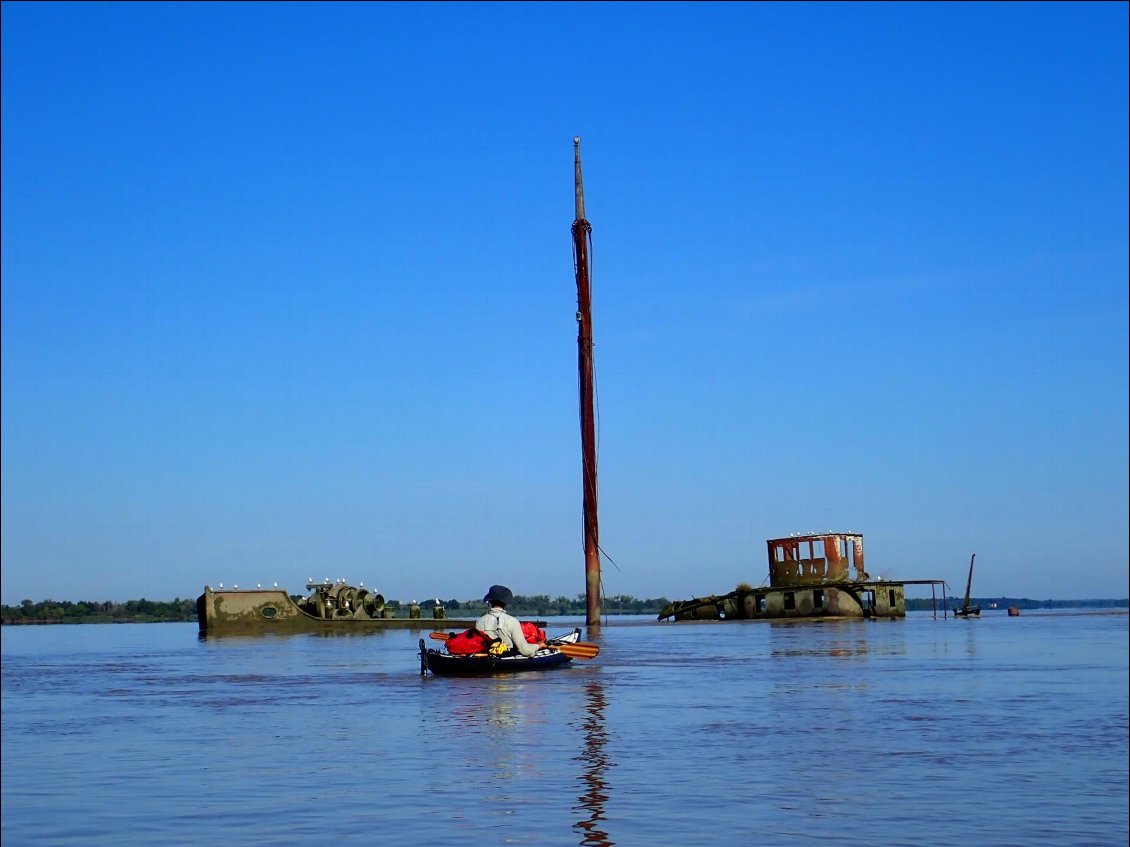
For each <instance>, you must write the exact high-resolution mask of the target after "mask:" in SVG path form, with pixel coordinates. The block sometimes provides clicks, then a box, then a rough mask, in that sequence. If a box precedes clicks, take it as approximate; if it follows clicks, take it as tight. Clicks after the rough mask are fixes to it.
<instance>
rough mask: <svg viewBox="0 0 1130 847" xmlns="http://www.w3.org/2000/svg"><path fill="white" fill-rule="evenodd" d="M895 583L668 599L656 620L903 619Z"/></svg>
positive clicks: (902, 599)
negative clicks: (668, 603)
mask: <svg viewBox="0 0 1130 847" xmlns="http://www.w3.org/2000/svg"><path fill="white" fill-rule="evenodd" d="M905 617H906V588H905V586H904V585H903V584H902V583H899V582H886V581H876V582H855V583H845V584H839V585H831V584H824V585H821V586H813V585H797V586H792V587H788V588H756V589H750V590H749V591H731V592H730V593H729V594H721V595H711V596H708V597H701V598H696V599H692V600H679V601H676V602H674V603H671V604H670V605H668V606H667V607H666V608H664V609H663V611H662V612H660V614H659V618H658V619H659V620H661V621H662V620H669V619H670V620H676V621H693V620H780V619H782V618H905Z"/></svg>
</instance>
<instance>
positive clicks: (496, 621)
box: [475, 585, 545, 656]
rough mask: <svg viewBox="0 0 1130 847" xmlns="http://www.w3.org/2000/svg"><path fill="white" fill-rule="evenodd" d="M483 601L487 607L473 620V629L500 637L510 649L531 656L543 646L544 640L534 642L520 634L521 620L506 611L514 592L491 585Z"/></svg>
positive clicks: (500, 586)
mask: <svg viewBox="0 0 1130 847" xmlns="http://www.w3.org/2000/svg"><path fill="white" fill-rule="evenodd" d="M483 602H484V603H486V604H487V605H488V606H489V608H488V609H487V613H486V614H485V615H483V616H482V617H481V618H479V619H478V620H477V621H475V629H477V630H479V632H484V633H486V634H487V635H488V636H490V637H491V638H498V639H500V640H501V641H502V642H503V643H504V644H505V645H506V646H507V647H509V648H510V649H511V650H517V651H518V652H519V653H521V654H522V655H523V656H532V655H534V653H536V652H537V651H538V650H541V649H542V648H543V647H545V642H544V641H540V642H538V643H536V644H531V643H530V642H528V641H527V640H526V636H525V635H523V634H522V624H521V622H520V621H519V620H518V619H517V618H515V617H512V616H511V615H508V614H507V613H506V607H507V605H509V604H510V603H513V602H514V594H513V592H511V591H510V589H509V588H507V587H506V586H505V585H492V586H491V587H490V591H488V592H487V596H486V597H484V598H483Z"/></svg>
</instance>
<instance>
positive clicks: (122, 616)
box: [0, 594, 1130, 626]
mask: <svg viewBox="0 0 1130 847" xmlns="http://www.w3.org/2000/svg"><path fill="white" fill-rule="evenodd" d="M291 599H293V600H295V601H297V600H301V599H302V596H301V595H291ZM441 602H442V605H443V606H444V609H445V610H446V611H447V613H448V616H449V617H478V616H479V615H480V614H482V612H483V611H485V610H486V603H484V602H483V601H482V600H456V599H450V600H444V601H441ZM961 603H962V599H961V598H958V597H947V598H946V599H945V604H946V606H947V607H948V608H950V609H955V608H961ZM970 603H973V604H976V605H979V606H980V607H981V609H982V610H985V609H989V608H992V604H994V603H995V604H996V605H997V608H999V609H1006V608H1008V607H1009V606H1015V607H1016V608H1018V609H1080V608H1088V609H1125V608H1128V607H1130V600H1127V599H1121V600H1111V599H1107V600H1031V599H1028V598H1027V597H972V598H970ZM669 604H670V601H669V600H668V599H667V598H666V597H650V598H647V599H639V598H636V597H633V596H631V595H630V594H617V595H614V596H612V597H605V598H604V599H603V600H602V602H601V612H602V613H603V614H605V615H609V616H612V615H658V614H659V612H660V611H662V610H663V609H664V607H666V606H668V605H669ZM387 605H389V606H391V607H392V608H399V607H402V606H403V607H407V606H408V605H409V604H408V603H405V602H403V601H401V600H390V601H387ZM941 607H942V598H938V599H937V600H936V601H933V600H931V599H930V598H920V597H908V598H906V609H907V611H908V612H928V611H931V610H932V609H940V608H941ZM508 611H510V612H511V613H512V614H514V615H517V616H518V617H524V616H530V615H537V616H538V617H554V616H560V617H568V616H578V615H582V616H583V615H584V614H585V613H586V606H585V595H584V594H579V595H577V596H576V597H573V598H570V597H565V596H559V597H556V598H550V596H549V595H548V594H532V595H521V594H518V595H515V596H514V602H513V604H512V605H511V606H510V608H509V610H508ZM196 620H197V617H196V600H194V599H187V600H182V599H181V598H179V597H177V598H175V599H173V600H168V601H162V600H146V599H145V598H142V599H140V600H129V601H127V602H125V603H115V602H112V601H104V602H98V601H93V600H80V601H78V602H72V601H70V600H43V601H41V602H38V603H36V602H34V601H32V600H23V601H21V602H20V604H19V605H18V606H8V605H0V624H2V625H4V626H11V625H20V624H68V623H69V624H76V623H185V622H189V621H196Z"/></svg>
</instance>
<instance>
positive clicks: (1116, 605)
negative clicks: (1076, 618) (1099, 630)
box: [906, 597, 1130, 612]
mask: <svg viewBox="0 0 1130 847" xmlns="http://www.w3.org/2000/svg"><path fill="white" fill-rule="evenodd" d="M963 600H964V598H963V597H948V598H946V607H947V608H949V609H960V608H961V604H962V602H963ZM931 602H932V601H931V600H930V599H929V598H925V599H923V598H921V597H913V598H912V597H907V598H906V610H907V611H908V612H928V611H930V609H931V608H932V607H931V605H930V604H931ZM934 602H935V603H936V607H937V608H939V609H940V608H941V607H942V599H941V598H940V597H939V598H938V599H937V601H934ZM993 603H996V604H997V605H996V608H995V609H994V608H993V605H992V604H993ZM969 605H971V606H980V607H981V611H982V612H986V611H996V609H999V610H1001V611H1004V610H1006V609H1007V608H1008V607H1009V606H1015V607H1016V608H1018V609H1125V608H1128V607H1130V600H1029V599H1028V598H1027V597H970V598H969Z"/></svg>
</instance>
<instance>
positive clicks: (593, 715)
mask: <svg viewBox="0 0 1130 847" xmlns="http://www.w3.org/2000/svg"><path fill="white" fill-rule="evenodd" d="M604 706H605V699H604V685H603V684H602V683H601V682H599V681H597V680H593V681H592V682H588V683H586V684H585V717H584V720H583V721H582V723H581V729H582V730H583V731H584V740H585V743H584V748H583V749H582V752H581V755H579V756H575V757H574V761H578V762H581V764H582V768H581V781H582V782H583V784H584V790H583V791H582V792H581V794H580V796H579V797H578V798H577V805H576V806H574V807H573V808H574V810H575V811H578V812H581V813H582V814H584V815H585V816H586V817H583V818H581V820H579V821H577V823H576V824H574V825H573V829H575V830H577V831H578V832H579V833H580V834H581V841H580V843H581V844H582V845H584V846H585V847H612V845H613V844H615V842H614V841H612V840H611V839H610V838H609V837H608V833H607V832H605V831H604V830H603V829H602V828H601V825H602V824H603V822H604V804H605V803H606V802H608V783H607V782H606V781H605V779H604V772H605V770H606V769H607V768H608V767H609V762H608V754H607V753H606V752H605V745H606V744H607V742H608V731H607V730H606V729H605V727H604Z"/></svg>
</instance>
